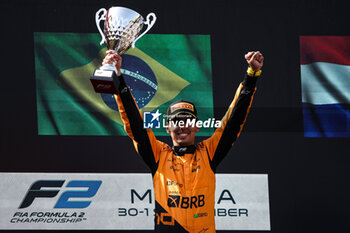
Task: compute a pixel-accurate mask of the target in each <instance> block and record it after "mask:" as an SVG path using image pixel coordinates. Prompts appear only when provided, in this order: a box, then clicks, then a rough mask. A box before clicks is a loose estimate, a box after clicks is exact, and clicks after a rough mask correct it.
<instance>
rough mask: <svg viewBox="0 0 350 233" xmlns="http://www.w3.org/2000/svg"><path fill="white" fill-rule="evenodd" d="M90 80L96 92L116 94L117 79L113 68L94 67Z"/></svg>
mask: <svg viewBox="0 0 350 233" xmlns="http://www.w3.org/2000/svg"><path fill="white" fill-rule="evenodd" d="M90 82H91V84H92V86H93V87H94V90H95V92H97V93H105V94H118V87H119V79H118V77H117V74H116V72H115V71H114V70H101V69H96V70H95V71H94V73H93V75H92V76H90Z"/></svg>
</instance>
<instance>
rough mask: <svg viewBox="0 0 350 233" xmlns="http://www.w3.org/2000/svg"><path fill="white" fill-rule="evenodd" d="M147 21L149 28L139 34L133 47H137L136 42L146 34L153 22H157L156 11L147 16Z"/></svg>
mask: <svg viewBox="0 0 350 233" xmlns="http://www.w3.org/2000/svg"><path fill="white" fill-rule="evenodd" d="M150 17H152V20H151V19H150ZM146 19H147V20H146V22H145V24H146V25H147V29H146V30H145V31H144V32H143V33H142V34H141V35H139V36H138V37H137V38H136V40H134V42H133V43H132V47H133V48H135V43H136V41H138V40H139V39H140V38H141V37H142V36H143V35H145V34H146V33H147V32H148V31H149V30H150V29H151V28H152V26H153V24H154V23H155V22H156V20H157V17H156V15H155V14H154V13H149V14H148V15H147V17H146Z"/></svg>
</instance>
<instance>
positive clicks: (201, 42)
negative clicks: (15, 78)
mask: <svg viewBox="0 0 350 233" xmlns="http://www.w3.org/2000/svg"><path fill="white" fill-rule="evenodd" d="M100 40H101V37H100V35H99V34H97V33H94V34H92V33H90V34H89V33H84V34H81V33H34V48H35V76H36V93H37V113H38V133H39V135H125V132H124V129H123V123H122V121H121V118H120V115H119V112H118V106H117V104H116V102H115V99H114V96H113V95H109V94H99V93H95V92H94V90H93V88H92V85H91V84H90V81H89V77H90V76H91V75H92V73H93V71H94V69H96V68H98V67H100V66H101V62H102V60H103V58H104V56H105V52H106V46H105V44H104V45H101V46H100V43H99V42H100ZM122 57H123V65H122V73H123V75H124V77H125V80H126V82H127V84H128V86H129V87H130V89H131V91H132V93H133V95H134V97H135V101H136V102H137V104H138V106H139V108H140V109H141V111H156V110H157V109H159V111H160V112H161V113H162V117H161V120H162V118H163V115H164V114H166V110H167V107H168V105H169V104H170V103H171V102H173V101H175V100H179V99H184V100H189V101H192V102H194V103H195V105H196V107H197V109H198V112H199V118H200V119H202V120H206V119H208V118H211V117H213V96H212V78H211V50H210V36H209V35H156V34H148V35H145V36H144V37H142V39H140V40H139V41H138V42H137V44H136V47H135V48H131V49H129V50H128V51H127V53H125V54H123V56H122ZM154 132H155V134H156V135H166V131H165V129H164V128H162V127H161V128H160V129H154ZM212 132H213V129H210V130H208V129H201V130H200V131H199V133H198V135H202V136H209V135H211V134H212Z"/></svg>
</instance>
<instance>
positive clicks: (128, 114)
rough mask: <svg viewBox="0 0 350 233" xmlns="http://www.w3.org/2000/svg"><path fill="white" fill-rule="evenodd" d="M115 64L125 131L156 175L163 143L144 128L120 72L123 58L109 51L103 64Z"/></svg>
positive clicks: (117, 96)
mask: <svg viewBox="0 0 350 233" xmlns="http://www.w3.org/2000/svg"><path fill="white" fill-rule="evenodd" d="M112 63H115V66H116V69H117V75H118V79H119V83H120V85H119V87H118V94H117V95H115V97H116V100H117V104H118V107H119V112H120V115H121V118H122V120H123V122H124V129H125V131H126V133H127V134H128V135H129V137H130V138H131V139H132V140H133V142H134V146H135V149H136V150H137V152H138V153H139V154H140V155H141V157H142V158H143V160H144V161H145V162H146V164H147V165H148V166H149V167H150V168H151V171H152V173H153V174H154V173H155V171H156V170H157V162H158V160H159V151H160V149H161V147H162V146H163V143H162V142H160V141H157V140H156V138H155V136H154V134H153V131H152V130H151V129H144V128H143V119H142V114H141V112H140V110H139V108H138V106H137V104H136V102H135V99H134V97H133V96H132V93H131V91H130V89H129V87H128V86H127V85H126V83H125V81H124V77H123V75H122V74H121V72H120V68H121V64H122V58H121V57H120V56H119V55H118V54H116V53H115V52H114V51H112V50H108V51H107V55H106V57H105V59H104V60H103V63H102V64H112Z"/></svg>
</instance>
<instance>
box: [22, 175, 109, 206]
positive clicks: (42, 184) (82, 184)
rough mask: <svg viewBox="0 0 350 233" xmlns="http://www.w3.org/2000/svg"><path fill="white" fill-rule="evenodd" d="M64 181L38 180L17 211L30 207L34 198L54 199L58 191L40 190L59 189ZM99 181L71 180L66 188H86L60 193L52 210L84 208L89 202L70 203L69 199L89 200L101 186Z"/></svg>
mask: <svg viewBox="0 0 350 233" xmlns="http://www.w3.org/2000/svg"><path fill="white" fill-rule="evenodd" d="M64 182H65V180H38V181H36V182H34V183H33V184H32V186H31V187H30V188H29V190H28V193H27V195H26V196H25V197H24V199H23V201H22V203H21V205H20V206H19V209H22V208H27V207H28V206H30V205H31V204H32V203H33V201H34V199H35V198H52V197H55V196H56V195H57V194H58V192H59V191H60V189H47V190H42V189H41V188H61V187H62V185H63V184H64ZM101 183H102V181H101V180H72V181H70V182H69V183H68V184H67V185H66V187H72V188H73V187H74V188H87V190H84V191H66V192H64V193H62V195H61V196H60V198H59V199H58V201H57V202H56V205H55V207H54V208H77V209H79V208H86V207H88V206H89V205H90V204H91V201H71V200H69V198H89V197H93V196H95V195H96V193H97V191H98V189H99V188H100V186H101Z"/></svg>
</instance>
